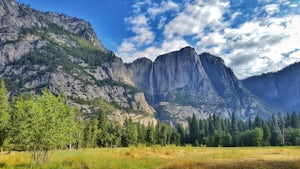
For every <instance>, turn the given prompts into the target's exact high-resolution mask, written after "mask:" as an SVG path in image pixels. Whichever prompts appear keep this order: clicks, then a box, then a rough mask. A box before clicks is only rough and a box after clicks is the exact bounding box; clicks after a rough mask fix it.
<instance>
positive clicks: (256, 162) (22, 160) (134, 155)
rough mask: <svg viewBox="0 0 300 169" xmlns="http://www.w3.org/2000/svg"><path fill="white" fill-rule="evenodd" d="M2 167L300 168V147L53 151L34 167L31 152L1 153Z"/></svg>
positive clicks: (143, 148) (44, 168) (141, 148)
mask: <svg viewBox="0 0 300 169" xmlns="http://www.w3.org/2000/svg"><path fill="white" fill-rule="evenodd" d="M0 168H5V169H7V168H20V169H24V168H41V169H60V168H61V169H102V168H103V169H119V168H121V169H123V168H126V169H148V168H153V169H154V168H157V169H177V168H178V169H185V168H186V169H187V168H200V169H201V168H204V169H210V168H225V169H226V168H228V169H229V168H234V169H235V168H236V169H237V168H251V169H252V168H253V169H254V168H258V169H265V168H271V169H273V168H275V169H276V168H288V169H289V168H290V169H297V168H300V147H259V148H257V147H246V148H207V147H200V148H193V147H175V146H167V147H143V146H139V147H138V148H136V147H129V148H116V149H82V150H78V151H76V150H73V151H68V150H64V151H52V152H50V161H49V162H47V163H45V164H42V165H40V166H35V165H31V163H30V153H29V152H11V153H8V152H2V153H0Z"/></svg>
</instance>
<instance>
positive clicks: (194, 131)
mask: <svg viewBox="0 0 300 169" xmlns="http://www.w3.org/2000/svg"><path fill="white" fill-rule="evenodd" d="M189 130H190V143H194V142H195V141H196V140H197V141H199V140H198V138H199V124H198V120H197V119H196V116H195V114H193V117H192V119H189Z"/></svg>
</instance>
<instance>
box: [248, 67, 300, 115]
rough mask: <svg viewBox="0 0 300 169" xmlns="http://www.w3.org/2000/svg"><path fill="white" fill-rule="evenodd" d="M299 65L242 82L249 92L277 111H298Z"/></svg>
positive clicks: (299, 91) (299, 93) (299, 90)
mask: <svg viewBox="0 0 300 169" xmlns="http://www.w3.org/2000/svg"><path fill="white" fill-rule="evenodd" d="M299 74H300V63H295V64H292V65H290V66H288V67H286V68H284V69H283V70H281V71H278V72H274V73H267V74H263V75H260V76H254V77H250V78H247V79H245V80H243V84H244V85H245V86H246V87H247V89H248V90H249V91H251V92H252V93H253V94H255V95H256V96H258V97H259V98H261V99H262V100H263V101H264V102H266V103H268V104H269V105H271V106H273V107H275V108H277V110H278V111H283V112H286V111H287V112H291V111H298V110H299V109H300V100H299V97H300V86H299V84H300V78H299Z"/></svg>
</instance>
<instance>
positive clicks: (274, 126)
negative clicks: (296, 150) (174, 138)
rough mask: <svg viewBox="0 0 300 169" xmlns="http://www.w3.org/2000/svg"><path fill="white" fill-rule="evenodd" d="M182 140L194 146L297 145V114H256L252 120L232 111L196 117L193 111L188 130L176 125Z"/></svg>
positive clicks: (299, 136)
mask: <svg viewBox="0 0 300 169" xmlns="http://www.w3.org/2000/svg"><path fill="white" fill-rule="evenodd" d="M178 131H180V136H181V137H180V138H181V141H182V144H186V143H190V144H192V145H194V146H199V145H206V146H225V147H226V146H279V145H300V114H297V113H296V112H293V113H292V114H290V113H286V114H285V115H283V114H282V113H280V112H279V113H278V114H276V115H272V118H270V119H263V118H260V117H259V116H256V117H255V119H254V120H252V119H248V120H246V121H243V120H237V119H236V116H235V113H232V116H231V119H225V118H220V117H218V116H217V115H215V114H213V115H212V116H209V118H208V119H197V118H196V117H195V115H193V117H192V118H190V119H189V121H188V131H187V132H184V131H185V130H183V127H182V126H180V125H179V126H178Z"/></svg>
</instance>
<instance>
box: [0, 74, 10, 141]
mask: <svg viewBox="0 0 300 169" xmlns="http://www.w3.org/2000/svg"><path fill="white" fill-rule="evenodd" d="M8 111H9V103H8V93H7V90H6V87H5V83H4V80H3V79H0V147H1V146H2V144H3V142H4V140H5V137H6V132H5V128H6V127H7V124H8V120H9V112H8Z"/></svg>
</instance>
